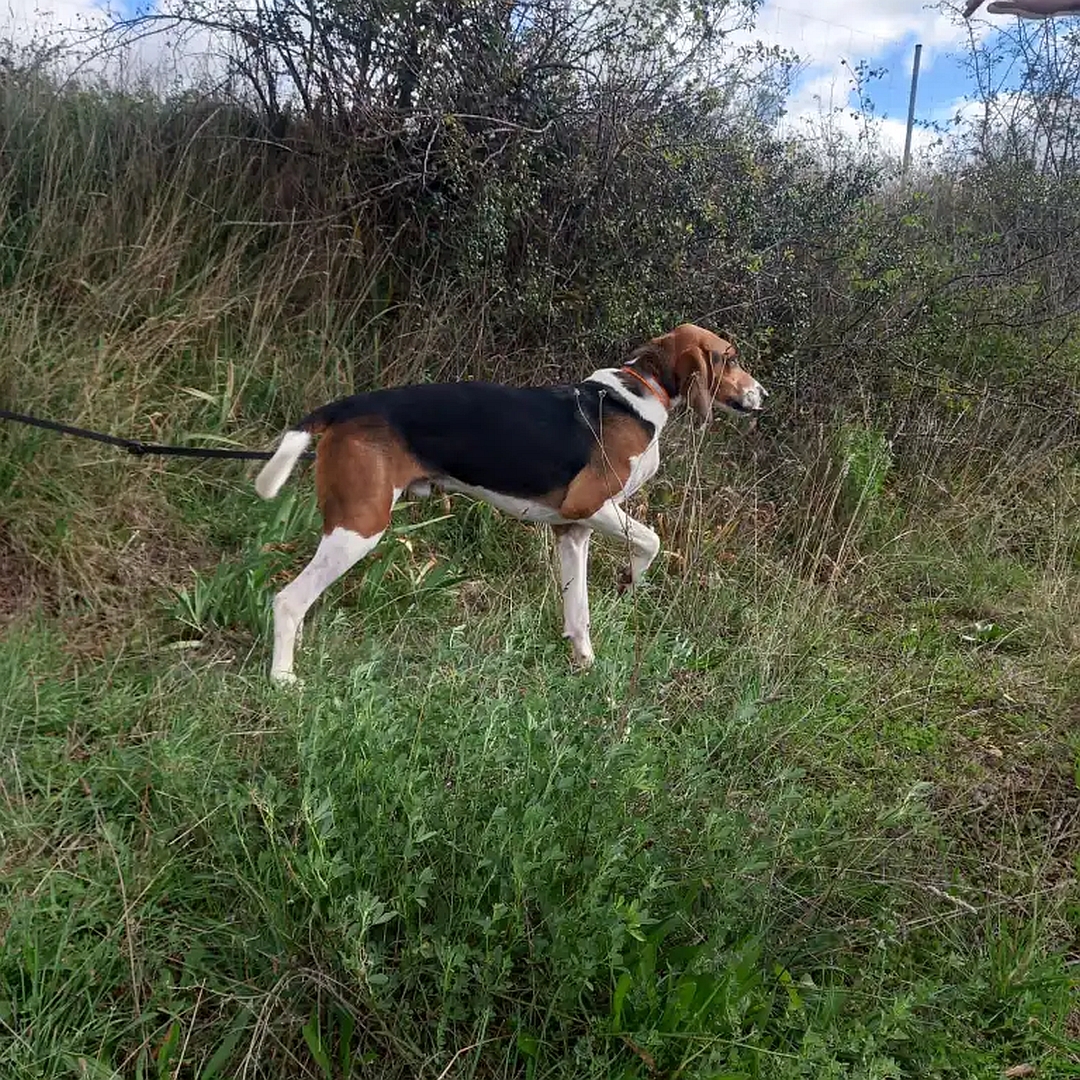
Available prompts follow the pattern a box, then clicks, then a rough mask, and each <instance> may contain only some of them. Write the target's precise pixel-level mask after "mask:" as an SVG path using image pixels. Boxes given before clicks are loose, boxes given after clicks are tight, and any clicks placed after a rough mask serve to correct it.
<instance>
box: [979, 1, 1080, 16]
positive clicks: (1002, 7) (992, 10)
mask: <svg viewBox="0 0 1080 1080" xmlns="http://www.w3.org/2000/svg"><path fill="white" fill-rule="evenodd" d="M982 2H983V0H968V3H967V7H965V8H964V18H965V19H970V18H971V16H972V15H974V14H975V12H976V11H977V10H978V8H979V6H980V5H981V4H982ZM1077 12H1080V0H992V2H991V3H990V4H988V5H987V7H986V13H987V14H988V15H1016V16H1017V17H1018V18H1021V19H1052V18H1054V16H1055V15H1071V14H1075V13H1077Z"/></svg>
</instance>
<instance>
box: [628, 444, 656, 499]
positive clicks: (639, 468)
mask: <svg viewBox="0 0 1080 1080" xmlns="http://www.w3.org/2000/svg"><path fill="white" fill-rule="evenodd" d="M659 468H660V443H659V441H658V440H656V439H653V441H652V442H651V443H649V445H648V446H647V447H645V449H644V450H643V451H642V452H641V453H640V454H638V456H637V457H635V458H631V459H630V475H629V476H628V477H627V478H626V484H625V485H624V486H623V489H622V492H621V494H620V496H619V498H620V500H622V499H629V498H630V497H631V496H632V495H636V494H637V493H638V492H639V491H640V490H641V489H642V488H643V487H644V486H645V485H646V484H647V483H648V482H649V481H650V480H651V479H652V478H653V477H654V476H655V475H656V472H657V470H658V469H659Z"/></svg>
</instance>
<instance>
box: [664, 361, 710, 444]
mask: <svg viewBox="0 0 1080 1080" xmlns="http://www.w3.org/2000/svg"><path fill="white" fill-rule="evenodd" d="M672 371H673V372H674V374H675V381H676V384H677V385H678V387H679V397H681V398H684V399H685V400H686V402H687V404H688V405H689V406H690V408H691V409H693V410H694V415H695V416H696V417H697V418H698V420H699V421H700V422H701V426H702V427H704V426H705V425H706V424H708V423H709V421H710V420H711V419H712V399H713V393H712V379H711V378H710V365H709V355H708V353H707V352H706V351H705V349H704V348H703V347H702V346H701V345H691V346H690V347H689V348H688V349H684V350H683V351H682V352H681V353H679V355H678V356H676V357H675V363H674V364H672Z"/></svg>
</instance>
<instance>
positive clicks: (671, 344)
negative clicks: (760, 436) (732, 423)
mask: <svg viewBox="0 0 1080 1080" xmlns="http://www.w3.org/2000/svg"><path fill="white" fill-rule="evenodd" d="M633 361H634V362H635V363H637V362H640V363H641V366H642V367H647V368H652V369H653V373H654V374H655V376H656V377H657V378H658V379H659V381H660V384H661V385H662V386H663V387H664V388H665V389H666V390H667V391H668V393H669V394H670V395H671V397H672V399H673V400H676V399H677V400H681V401H685V402H686V403H687V404H688V405H689V406H690V408H691V409H692V410H693V412H694V415H695V416H696V417H697V419H698V421H699V422H700V423H701V424H702V425H703V426H704V425H705V424H708V423H709V421H710V420H711V419H712V409H713V405H714V404H716V405H719V406H720V408H722V409H726V410H727V411H728V412H731V413H736V414H738V415H742V416H747V415H754V414H757V413H760V412H761V411H762V409H763V408H764V406H765V398H767V397H768V396H769V392H768V390H766V389H765V387H763V386H762V385H761V383H759V382H758V381H757V379H755V378H754V377H753V376H752V375H751V374H750V372H748V371H747V370H746V369H745V368H744V367H743V366H742V364H741V363H740V362H739V354H738V351H737V350H736V348H735V346H734V345H733V344H732V343H731V342H730V341H727V340H725V339H724V338H722V337H718V336H717V335H716V334H714V333H712V332H711V331H709V330H703V329H702V328H701V327H700V326H694V325H693V324H692V323H684V324H683V325H682V326H678V327H676V328H675V329H674V330H672V331H671V332H670V333H667V334H664V335H663V336H662V337H658V338H653V340H652V341H650V342H649V343H648V344H647V345H645V346H643V347H642V348H641V349H639V350H638V352H637V353H635V355H634V358H633Z"/></svg>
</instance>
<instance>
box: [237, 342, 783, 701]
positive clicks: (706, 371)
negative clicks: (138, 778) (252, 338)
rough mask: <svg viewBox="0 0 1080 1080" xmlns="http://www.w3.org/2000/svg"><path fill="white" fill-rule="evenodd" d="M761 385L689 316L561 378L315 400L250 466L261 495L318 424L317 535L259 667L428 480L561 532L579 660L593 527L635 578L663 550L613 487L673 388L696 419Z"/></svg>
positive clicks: (749, 407)
mask: <svg viewBox="0 0 1080 1080" xmlns="http://www.w3.org/2000/svg"><path fill="white" fill-rule="evenodd" d="M767 393H768V392H767V391H766V390H765V389H764V387H762V386H761V384H760V383H758V382H757V380H756V379H754V378H752V377H751V376H750V374H749V373H748V372H746V371H744V370H743V368H742V367H741V366H740V365H739V362H738V359H737V354H736V351H735V348H734V346H733V345H732V344H731V343H730V342H728V341H725V340H724V339H723V338H720V337H717V336H716V335H715V334H712V333H710V332H709V331H707V330H702V329H701V328H700V327H697V326H692V325H689V324H688V325H684V326H680V327H678V328H677V329H675V330H673V331H671V333H669V334H665V335H664V336H663V337H659V338H655V339H654V340H653V341H651V342H649V343H648V344H647V345H644V346H642V347H641V348H639V349H638V350H637V352H635V353H634V354H632V355H631V357H630V359H629V360H628V361H627V362H626V363H625V364H624V365H623V366H622V367H621V368H603V369H601V370H600V371H597V372H595V373H594V374H592V375H590V376H589V378H587V379H586V380H585V381H584V382H579V383H576V384H574V385H570V386H538V387H528V388H519V387H511V386H502V385H498V384H493V383H484V382H462V383H437V384H429V385H420V386H402V387H397V388H393V389H387V390H377V391H373V392H372V393H368V394H357V395H356V396H354V397H349V398H344V399H342V400H340V401H335V402H332V403H331V404H329V405H323V406H322V407H321V408H318V409H316V410H315V411H314V412H312V413H310V414H308V415H307V416H306V417H304V419H303V420H301V421H300V423H298V424H297V425H296V426H295V427H294V428H292V429H290V430H289V431H287V432H285V434H284V435H283V436H282V439H281V442H280V444H279V446H278V448H277V451H276V452H275V454H274V456H273V457H272V458H271V459H270V461H268V462H267V463H266V465H265V467H264V468H263V470H262V471H261V472H260V473H259V476H258V478H257V479H256V481H255V490H256V491H257V492H258V493H259V495H261V496H262V497H263V498H264V499H271V498H273V497H274V496H275V495H276V494H277V493H278V492H279V491H280V490H281V487H282V485H283V484H284V483H285V481H286V480H287V479H288V477H289V474H290V472H291V471H292V469H293V466H294V465H295V464H296V462H297V459H298V458H299V457H300V455H301V454H302V453H303V452H304V451H305V450H306V449H307V447H308V445H309V443H310V442H311V439H312V437H313V436H314V435H317V434H320V433H321V434H322V438H321V439H320V441H319V446H318V451H317V453H316V462H315V486H316V492H317V495H318V500H319V508H320V510H321V511H322V518H323V537H322V541H321V542H320V544H319V547H318V550H317V551H316V552H315V555H314V557H313V558H312V560H311V562H309V563H308V565H307V566H306V567H305V568H304V569H303V571H302V572H301V573H300V574H299V576H298V577H297V578H296V579H295V580H294V581H293V582H292V583H291V584H289V585H287V586H286V587H285V588H284V589H282V590H281V592H280V593H278V594H277V596H276V597H275V598H274V652H273V659H272V661H271V667H270V677H271V678H272V679H273V680H274V681H275V682H277V683H292V682H295V676H294V675H293V650H294V647H295V644H296V637H297V633H298V631H299V630H300V627H301V624H302V623H303V620H304V615H305V614H306V613H307V610H308V608H310V607H311V605H312V604H313V603H314V602H315V600H316V599H317V598H318V597H319V596H320V595H321V594H322V593H323V592H324V591H325V590H326V589H327V588H328V587H329V586H330V585H331V584H332V583H333V582H334V581H336V580H337V579H338V578H339V577H341V575H342V574H344V573H345V572H346V571H347V570H348V569H349V568H350V567H351V566H353V564H354V563H356V562H357V561H359V560H360V559H362V558H363V557H364V556H365V555H367V554H368V552H370V551H371V550H372V549H373V548H374V547H375V545H376V544H377V543H378V542H379V540H380V538H381V537H382V535H383V533H384V532H386V529H387V527H388V526H389V524H390V511H391V509H392V508H393V506H394V503H395V502H397V500H398V498H399V496H400V495H401V494H402V493H403V492H406V491H408V492H410V493H411V494H415V495H428V494H430V492H431V488H432V486H433V485H434V486H436V487H438V488H440V489H442V490H444V491H454V492H462V493H465V494H468V495H470V496H473V497H474V498H477V499H482V500H483V501H485V502H487V503H490V504H491V505H492V506H495V507H497V508H498V509H500V510H502V511H504V512H505V513H507V514H510V515H511V516H513V517H515V518H518V519H519V520H521V521H527V522H535V523H540V524H548V525H551V526H552V527H553V528H554V530H555V532H556V534H557V535H558V550H559V563H560V577H561V580H562V590H563V615H564V624H563V636H564V637H568V638H569V639H570V642H571V645H572V647H573V659H574V661H575V662H576V663H577V664H579V665H581V666H587V665H588V664H590V663H591V662H592V659H593V649H592V643H591V642H590V640H589V597H588V591H587V588H586V570H587V561H588V551H589V537H590V535H591V534H592V532H593V531H596V532H599V533H602V534H604V535H605V536H611V537H621V538H623V539H624V540H625V541H626V542H627V544H628V546H629V551H630V566H629V570H628V571H627V572H624V580H623V581H622V582H621V584H622V585H623V586H624V587H625V585H632V584H634V583H635V582H637V581H638V579H639V578H640V577H641V575H642V574H644V573H645V571H646V569H647V568H648V566H649V564H650V563H651V562H652V561H653V559H654V558H655V557H656V555H657V553H658V552H659V550H660V538H659V537H658V536H657V535H656V533H654V532H653V531H652V529H650V528H649V527H648V526H646V525H643V524H641V522H639V521H635V520H634V519H633V518H631V517H629V516H627V514H626V513H625V512H624V511H623V510H622V508H621V507H620V503H622V502H623V500H625V499H626V498H628V497H629V496H631V495H633V494H634V493H635V492H636V491H638V490H639V489H640V488H641V486H642V485H643V484H645V482H646V481H648V480H649V479H650V478H651V477H652V476H653V475H654V474H655V473H656V470H657V468H658V467H659V465H660V452H659V446H658V443H659V438H660V432H661V431H662V430H663V428H664V424H665V423H666V422H667V419H668V414H669V412H670V411H671V409H672V407H673V406H674V405H676V404H678V403H679V402H680V401H685V402H687V403H688V404H689V406H690V407H691V408H692V409H693V411H694V413H695V414H696V416H697V418H698V420H699V421H700V422H701V423H702V424H703V425H704V424H706V423H708V421H709V419H710V418H711V415H712V405H713V402H716V403H717V404H719V405H720V406H721V407H723V408H725V409H728V410H730V411H733V412H736V413H757V412H760V411H761V409H762V406H763V403H764V400H765V397H766V395H767Z"/></svg>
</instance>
